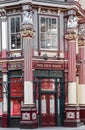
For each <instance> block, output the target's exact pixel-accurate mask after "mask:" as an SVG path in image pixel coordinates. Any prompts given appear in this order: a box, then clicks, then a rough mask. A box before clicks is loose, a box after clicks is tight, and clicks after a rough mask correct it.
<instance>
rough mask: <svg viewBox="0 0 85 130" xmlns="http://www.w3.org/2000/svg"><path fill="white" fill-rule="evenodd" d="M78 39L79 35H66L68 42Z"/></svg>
mask: <svg viewBox="0 0 85 130" xmlns="http://www.w3.org/2000/svg"><path fill="white" fill-rule="evenodd" d="M76 38H77V35H76V34H75V33H68V34H65V39H67V40H75V39H76Z"/></svg>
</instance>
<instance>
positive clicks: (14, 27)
mask: <svg viewBox="0 0 85 130" xmlns="http://www.w3.org/2000/svg"><path fill="white" fill-rule="evenodd" d="M9 23H10V49H21V35H20V23H21V17H20V16H16V17H11V18H10V22H9Z"/></svg>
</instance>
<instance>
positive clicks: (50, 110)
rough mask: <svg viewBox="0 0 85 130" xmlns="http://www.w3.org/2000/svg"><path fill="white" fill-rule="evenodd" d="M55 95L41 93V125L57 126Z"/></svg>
mask: <svg viewBox="0 0 85 130" xmlns="http://www.w3.org/2000/svg"><path fill="white" fill-rule="evenodd" d="M55 115H56V113H55V95H54V94H42V95H41V126H55V125H56V120H55V117H56V116H55Z"/></svg>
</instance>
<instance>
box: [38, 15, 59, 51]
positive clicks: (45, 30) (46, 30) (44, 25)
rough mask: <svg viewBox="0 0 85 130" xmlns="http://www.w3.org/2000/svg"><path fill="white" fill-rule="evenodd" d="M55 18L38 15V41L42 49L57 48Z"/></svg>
mask: <svg viewBox="0 0 85 130" xmlns="http://www.w3.org/2000/svg"><path fill="white" fill-rule="evenodd" d="M57 26H58V24H57V18H50V17H40V42H41V48H42V49H58V27H57Z"/></svg>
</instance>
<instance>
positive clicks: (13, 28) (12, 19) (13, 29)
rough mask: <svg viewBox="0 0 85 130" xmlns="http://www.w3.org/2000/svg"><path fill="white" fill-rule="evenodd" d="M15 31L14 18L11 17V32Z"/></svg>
mask: <svg viewBox="0 0 85 130" xmlns="http://www.w3.org/2000/svg"><path fill="white" fill-rule="evenodd" d="M14 32H15V19H14V18H11V33H14Z"/></svg>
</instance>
